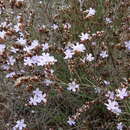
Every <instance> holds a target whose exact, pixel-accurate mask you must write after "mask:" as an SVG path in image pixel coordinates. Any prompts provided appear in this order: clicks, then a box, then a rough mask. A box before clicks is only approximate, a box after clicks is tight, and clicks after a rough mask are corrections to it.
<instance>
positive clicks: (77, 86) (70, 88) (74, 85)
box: [67, 81, 79, 92]
mask: <svg viewBox="0 0 130 130" xmlns="http://www.w3.org/2000/svg"><path fill="white" fill-rule="evenodd" d="M68 86H69V87H68V88H67V90H69V91H73V92H76V89H79V84H76V83H75V81H73V82H72V83H69V84H68Z"/></svg>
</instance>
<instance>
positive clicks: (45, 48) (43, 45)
mask: <svg viewBox="0 0 130 130" xmlns="http://www.w3.org/2000/svg"><path fill="white" fill-rule="evenodd" d="M48 49H49V45H48V43H45V44H42V50H43V51H45V50H48Z"/></svg>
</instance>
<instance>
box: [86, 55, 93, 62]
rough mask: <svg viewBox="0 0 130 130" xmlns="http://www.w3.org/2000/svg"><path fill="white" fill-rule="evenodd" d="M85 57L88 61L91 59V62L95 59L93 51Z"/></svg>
mask: <svg viewBox="0 0 130 130" xmlns="http://www.w3.org/2000/svg"><path fill="white" fill-rule="evenodd" d="M85 59H86V60H87V61H90V62H91V61H93V60H94V57H93V56H92V54H91V53H89V54H87V55H86V57H85Z"/></svg>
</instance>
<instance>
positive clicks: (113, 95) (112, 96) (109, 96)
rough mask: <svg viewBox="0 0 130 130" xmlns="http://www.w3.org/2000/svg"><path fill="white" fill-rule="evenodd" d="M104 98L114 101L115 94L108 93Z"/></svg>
mask: <svg viewBox="0 0 130 130" xmlns="http://www.w3.org/2000/svg"><path fill="white" fill-rule="evenodd" d="M105 96H106V97H108V98H109V99H111V100H113V99H115V94H114V92H111V91H108V92H107V94H106V95H105Z"/></svg>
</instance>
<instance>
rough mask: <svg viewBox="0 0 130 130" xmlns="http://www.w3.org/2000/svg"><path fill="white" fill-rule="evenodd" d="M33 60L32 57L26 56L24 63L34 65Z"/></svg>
mask: <svg viewBox="0 0 130 130" xmlns="http://www.w3.org/2000/svg"><path fill="white" fill-rule="evenodd" d="M32 64H33V61H32V59H31V58H30V57H25V58H24V65H28V66H32Z"/></svg>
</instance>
